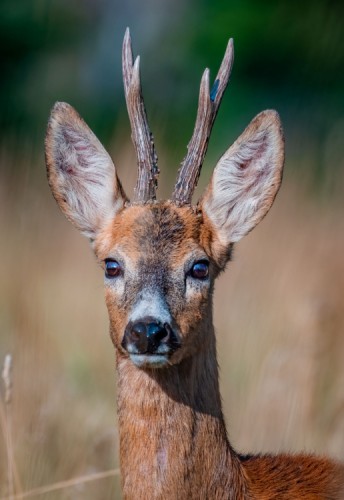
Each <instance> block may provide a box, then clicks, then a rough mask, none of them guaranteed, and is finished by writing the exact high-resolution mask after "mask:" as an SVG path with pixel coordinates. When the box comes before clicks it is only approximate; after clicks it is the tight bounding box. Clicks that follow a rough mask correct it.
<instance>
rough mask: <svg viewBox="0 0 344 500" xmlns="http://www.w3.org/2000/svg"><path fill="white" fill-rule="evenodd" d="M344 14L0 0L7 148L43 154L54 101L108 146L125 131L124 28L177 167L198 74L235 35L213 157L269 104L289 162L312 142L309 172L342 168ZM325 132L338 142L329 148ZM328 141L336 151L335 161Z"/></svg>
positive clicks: (294, 7)
mask: <svg viewBox="0 0 344 500" xmlns="http://www.w3.org/2000/svg"><path fill="white" fill-rule="evenodd" d="M343 19H344V4H343V2H339V1H330V0H313V1H310V0H305V1H303V2H300V1H296V0H289V1H286V0H284V1H275V2H271V1H269V0H259V1H257V0H240V1H239V0H230V1H228V0H227V1H226V0H212V1H210V0H197V1H196V0H189V1H188V2H182V1H181V0H175V1H172V0H163V1H159V0H146V1H144V2H142V1H139V0H129V1H127V2H119V1H118V0H112V1H110V0H87V1H82V0H79V1H78V0H3V1H2V2H1V5H0V42H1V49H0V50H1V60H2V77H1V80H0V86H1V87H0V88H1V92H0V103H1V119H0V130H1V137H2V139H1V141H2V144H5V145H6V147H7V149H10V150H11V149H13V150H18V148H20V145H21V144H22V141H23V140H25V141H29V142H30V144H31V147H32V148H33V149H34V150H35V149H37V150H38V151H41V150H42V141H43V137H44V133H45V126H46V121H47V117H48V114H49V109H50V107H51V106H52V104H53V103H54V101H56V100H66V101H68V102H70V103H71V104H72V105H74V106H75V107H76V108H77V109H78V110H79V112H80V113H81V115H82V116H84V117H85V119H86V120H87V121H88V122H89V124H90V125H91V127H92V128H93V129H94V130H95V132H96V133H97V134H98V135H99V136H100V138H101V140H103V142H105V144H108V143H109V142H110V141H111V140H112V139H113V136H114V135H115V133H116V131H118V125H119V124H120V125H122V123H124V126H125V127H127V129H128V137H129V128H128V121H127V118H126V112H125V104H124V97H123V90H122V77H121V65H120V52H121V40H122V36H123V33H124V29H125V27H126V26H127V25H129V26H130V27H131V30H132V38H133V44H134V51H135V53H137V52H139V53H140V54H141V55H142V80H143V86H144V94H145V100H146V105H147V108H148V115H149V118H150V122H151V126H152V129H153V132H154V134H155V136H156V141H157V143H158V146H159V144H160V145H162V149H163V150H167V151H168V152H169V153H170V155H169V156H170V161H171V163H172V164H174V163H176V164H177V163H178V161H179V160H180V157H181V156H182V155H183V152H184V150H185V146H186V144H187V141H188V139H189V137H190V135H191V132H192V127H193V123H194V118H195V113H196V107H197V97H198V85H199V81H200V76H201V74H202V71H203V69H204V67H206V66H210V68H211V70H212V75H213V76H215V73H216V71H217V68H218V65H219V63H220V60H221V57H222V55H223V52H224V49H225V45H226V42H227V39H228V38H229V37H230V36H232V37H234V40H235V54H236V58H235V65H234V70H233V76H232V81H231V84H230V88H229V90H228V91H227V94H226V96H225V98H224V101H223V104H222V109H221V111H220V113H219V118H218V122H217V123H216V126H215V132H214V134H213V139H212V141H211V147H210V158H211V159H213V157H215V156H217V155H218V154H219V148H220V151H221V150H222V149H223V147H225V146H226V145H227V144H228V142H230V141H232V140H233V139H234V138H235V135H236V134H237V133H239V132H240V131H241V130H242V128H243V127H244V126H245V125H246V124H247V122H248V121H249V120H250V119H251V118H252V117H253V116H254V114H256V113H257V112H259V111H261V110H262V109H264V108H276V109H277V110H278V111H279V112H280V114H281V116H282V120H283V122H284V124H285V128H286V137H287V146H288V149H289V151H288V154H290V155H291V157H292V158H293V157H297V156H299V155H300V154H301V155H303V156H304V155H305V152H304V149H305V148H306V149H311V150H312V161H313V165H314V166H313V168H314V172H315V173H319V172H322V171H323V170H324V169H325V168H326V169H328V168H330V167H331V168H333V169H334V168H337V169H338V168H340V167H341V166H342V163H341V162H338V161H337V158H341V157H342V154H341V153H339V152H338V151H337V149H338V148H341V141H340V140H338V139H337V137H338V135H339V136H341V135H342V132H343V127H344V125H343V120H344V100H343V97H342V93H343V89H344V35H343V33H344V32H343V29H342V22H343ZM338 127H339V129H338ZM228 130H230V131H231V132H230V136H228V135H229V134H228ZM329 137H330V142H331V141H332V142H333V141H334V145H333V144H332V142H331V144H330V146H329V145H328V138H329ZM333 137H334V139H333ZM332 139H333V140H332ZM329 148H330V149H332V150H333V149H335V150H336V151H334V152H332V153H331V155H330V156H331V157H330V159H329V158H328V155H327V153H326V151H328V149H329ZM336 148H337V149H336ZM306 156H307V155H306ZM303 159H304V158H303ZM304 163H307V161H306V162H304ZM328 163H330V164H331V165H330V167H329V166H328Z"/></svg>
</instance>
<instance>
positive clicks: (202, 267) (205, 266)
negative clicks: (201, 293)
mask: <svg viewBox="0 0 344 500" xmlns="http://www.w3.org/2000/svg"><path fill="white" fill-rule="evenodd" d="M189 274H190V276H191V277H192V278H195V279H197V280H205V279H206V278H207V277H208V275H209V262H208V261H206V260H200V261H198V262H195V263H194V265H193V266H192V268H191V269H190V273H189Z"/></svg>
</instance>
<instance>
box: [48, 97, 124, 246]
mask: <svg viewBox="0 0 344 500" xmlns="http://www.w3.org/2000/svg"><path fill="white" fill-rule="evenodd" d="M45 153H46V164H47V171H48V179H49V184H50V187H51V190H52V192H53V195H54V197H55V199H56V201H57V203H58V204H59V206H60V208H61V210H62V211H63V213H64V214H65V215H66V217H67V218H68V219H69V220H70V221H71V222H72V223H73V224H74V225H75V226H76V227H77V228H78V229H79V230H80V231H82V232H83V234H84V235H85V236H87V237H88V238H90V239H91V240H93V239H94V238H95V236H96V235H97V233H98V232H99V231H100V230H101V229H102V228H103V227H104V226H105V225H106V223H107V222H109V221H110V219H111V218H113V217H114V216H115V214H116V213H117V212H118V210H120V209H121V208H122V207H123V206H124V203H125V201H126V200H127V198H126V196H125V194H124V191H123V189H122V186H121V183H120V181H119V179H118V177H117V175H116V170H115V167H114V164H113V163H112V160H111V158H110V156H109V155H108V153H107V152H106V151H105V149H104V147H103V146H102V144H101V143H100V142H99V140H98V139H97V138H96V136H95V135H94V134H93V132H92V131H91V130H90V129H89V127H88V126H87V125H86V123H85V122H84V121H83V120H82V119H81V118H80V116H79V115H78V113H77V112H76V111H75V109H74V108H72V106H70V105H69V104H66V103H62V102H58V103H56V104H55V106H54V107H53V109H52V111H51V115H50V120H49V124H48V130H47V135H46V140H45Z"/></svg>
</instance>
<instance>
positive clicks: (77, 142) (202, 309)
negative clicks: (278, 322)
mask: <svg viewBox="0 0 344 500" xmlns="http://www.w3.org/2000/svg"><path fill="white" fill-rule="evenodd" d="M232 61H233V43H232V40H230V41H229V43H228V46H227V50H226V53H225V56H224V59H223V61H222V64H221V66H220V69H219V72H218V74H217V77H216V79H215V83H214V85H213V86H212V88H211V90H210V88H209V70H208V69H206V70H205V72H204V74H203V77H202V80H201V86H200V94H199V105H198V113H197V118H196V124H195V129H194V133H193V136H192V139H191V141H190V143H189V145H188V151H187V155H186V157H185V158H184V160H183V162H182V165H181V167H180V170H179V173H178V178H177V181H176V184H175V188H174V191H173V194H172V197H171V199H170V200H167V201H156V195H155V192H156V187H157V176H158V173H159V170H158V167H157V156H156V153H155V148H154V142H153V136H152V134H151V132H150V130H149V127H148V122H147V118H146V112H145V107H144V102H143V98H142V93H141V84H140V70H139V63H140V59H139V57H137V59H136V60H135V62H134V63H133V56H132V49H131V41H130V35H129V30H127V31H126V34H125V38H124V43H123V80H124V89H125V96H126V102H127V108H128V113H129V118H130V123H131V129H132V139H133V143H134V146H135V149H136V154H137V161H138V180H137V184H136V187H135V192H134V198H133V201H132V202H130V201H129V199H128V197H127V196H126V194H125V193H124V190H123V188H122V186H121V183H120V180H119V179H118V177H117V174H116V169H115V167H114V165H113V163H112V161H111V158H110V156H109V155H108V153H107V152H106V151H105V149H104V147H103V146H102V145H101V143H100V142H99V141H98V139H97V138H96V137H95V135H94V134H93V133H92V131H91V130H90V129H89V128H88V126H87V125H86V124H85V122H84V121H83V120H82V119H81V118H80V116H79V115H78V114H77V112H76V111H75V110H74V109H73V108H72V107H71V106H69V105H68V104H64V103H57V104H56V105H55V106H54V108H53V110H52V112H51V117H50V121H49V125H48V132H47V137H46V163H47V169H48V178H49V183H50V187H51V189H52V192H53V194H54V197H55V199H56V201H57V203H58V204H59V206H60V208H61V210H62V211H63V212H64V214H65V215H66V216H67V218H68V219H69V220H70V221H71V222H72V223H73V224H74V225H75V226H76V227H77V228H78V229H79V230H80V231H81V232H82V233H83V234H84V235H86V236H87V237H88V238H89V239H90V240H91V243H92V246H93V248H94V251H95V254H96V257H97V259H98V261H99V263H100V265H101V266H102V267H103V269H104V273H105V290H106V303H107V307H108V311H109V316H110V330H111V336H112V340H113V343H114V345H115V347H116V350H117V355H118V356H120V357H126V358H130V359H131V361H132V362H133V363H134V364H135V365H137V366H139V367H141V368H144V369H151V368H158V367H159V368H164V367H168V366H169V365H171V364H178V363H180V362H181V360H183V359H185V358H187V357H188V356H191V355H193V354H194V353H196V352H197V351H198V350H199V349H202V348H204V347H206V346H207V342H208V338H207V328H206V327H204V326H207V325H210V324H211V323H212V318H211V315H212V314H211V311H212V292H213V285H214V280H215V278H216V277H217V275H218V274H219V272H220V271H221V270H223V269H224V267H225V265H226V263H227V261H228V260H229V259H230V254H231V249H232V246H233V244H234V243H236V242H237V241H239V240H240V239H241V238H242V237H243V236H244V235H245V234H247V233H248V232H249V231H251V230H252V229H253V228H254V227H255V226H256V225H257V224H258V222H259V221H260V220H261V219H262V218H263V217H264V216H265V215H266V213H267V212H268V210H269V209H270V207H271V205H272V203H273V200H274V198H275V196H276V193H277V191H278V189H279V186H280V183H281V178H282V169H283V160H284V142H283V133H282V129H281V123H280V120H279V117H278V114H277V113H276V112H275V111H270V110H269V111H264V112H262V113H260V114H259V115H258V116H256V117H255V118H254V119H253V120H252V122H251V123H250V124H249V125H248V127H247V128H246V130H245V131H244V132H243V133H242V135H241V136H240V137H239V138H238V139H237V140H236V141H235V143H234V144H233V145H232V146H231V147H230V148H229V149H228V150H227V151H226V152H225V153H224V155H223V156H222V157H221V158H220V159H219V161H218V163H217V165H216V167H215V169H214V172H213V175H212V178H211V180H210V183H209V185H208V187H207V189H206V191H205V193H204V195H203V197H202V198H201V199H200V200H199V201H198V202H197V203H196V204H195V205H192V204H191V198H192V194H193V191H194V188H195V186H196V183H197V180H198V177H199V174H200V170H201V166H202V162H203V159H204V156H205V154H206V150H207V145H208V140H209V136H210V132H211V128H212V126H213V123H214V120H215V117H216V114H217V111H218V108H219V105H220V102H221V99H222V96H223V93H224V90H225V88H226V86H227V83H228V80H229V76H230V72H231V67H232Z"/></svg>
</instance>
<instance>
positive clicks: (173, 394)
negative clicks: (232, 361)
mask: <svg viewBox="0 0 344 500" xmlns="http://www.w3.org/2000/svg"><path fill="white" fill-rule="evenodd" d="M207 338H208V339H209V342H208V344H207V345H205V346H203V348H202V350H200V351H198V352H197V354H195V355H193V356H192V357H190V358H187V359H185V360H184V361H182V362H181V363H180V364H178V365H175V366H171V367H169V368H167V369H161V370H151V371H145V370H142V369H139V368H137V367H135V366H134V365H133V364H132V363H131V361H130V360H128V359H127V358H124V357H122V356H121V355H118V357H117V369H118V415H119V432H120V457H121V472H122V482H123V492H124V496H125V498H128V499H130V498H136V499H140V498H152V499H153V498H171V499H174V498H176V499H177V498H178V499H184V498H185V499H186V498H187V499H192V498H221V499H222V498H227V499H228V498H235V499H238V498H241V497H242V496H243V493H242V492H243V480H242V472H241V467H240V463H239V460H238V458H237V456H236V454H235V452H234V451H233V450H232V449H231V447H230V445H229V442H228V439H227V433H226V427H225V423H224V418H223V414H222V409H221V398H220V392H219V384H218V367H217V360H216V348H215V335H214V331H213V327H211V332H210V335H209V333H208V335H207ZM205 464H206V466H205Z"/></svg>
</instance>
